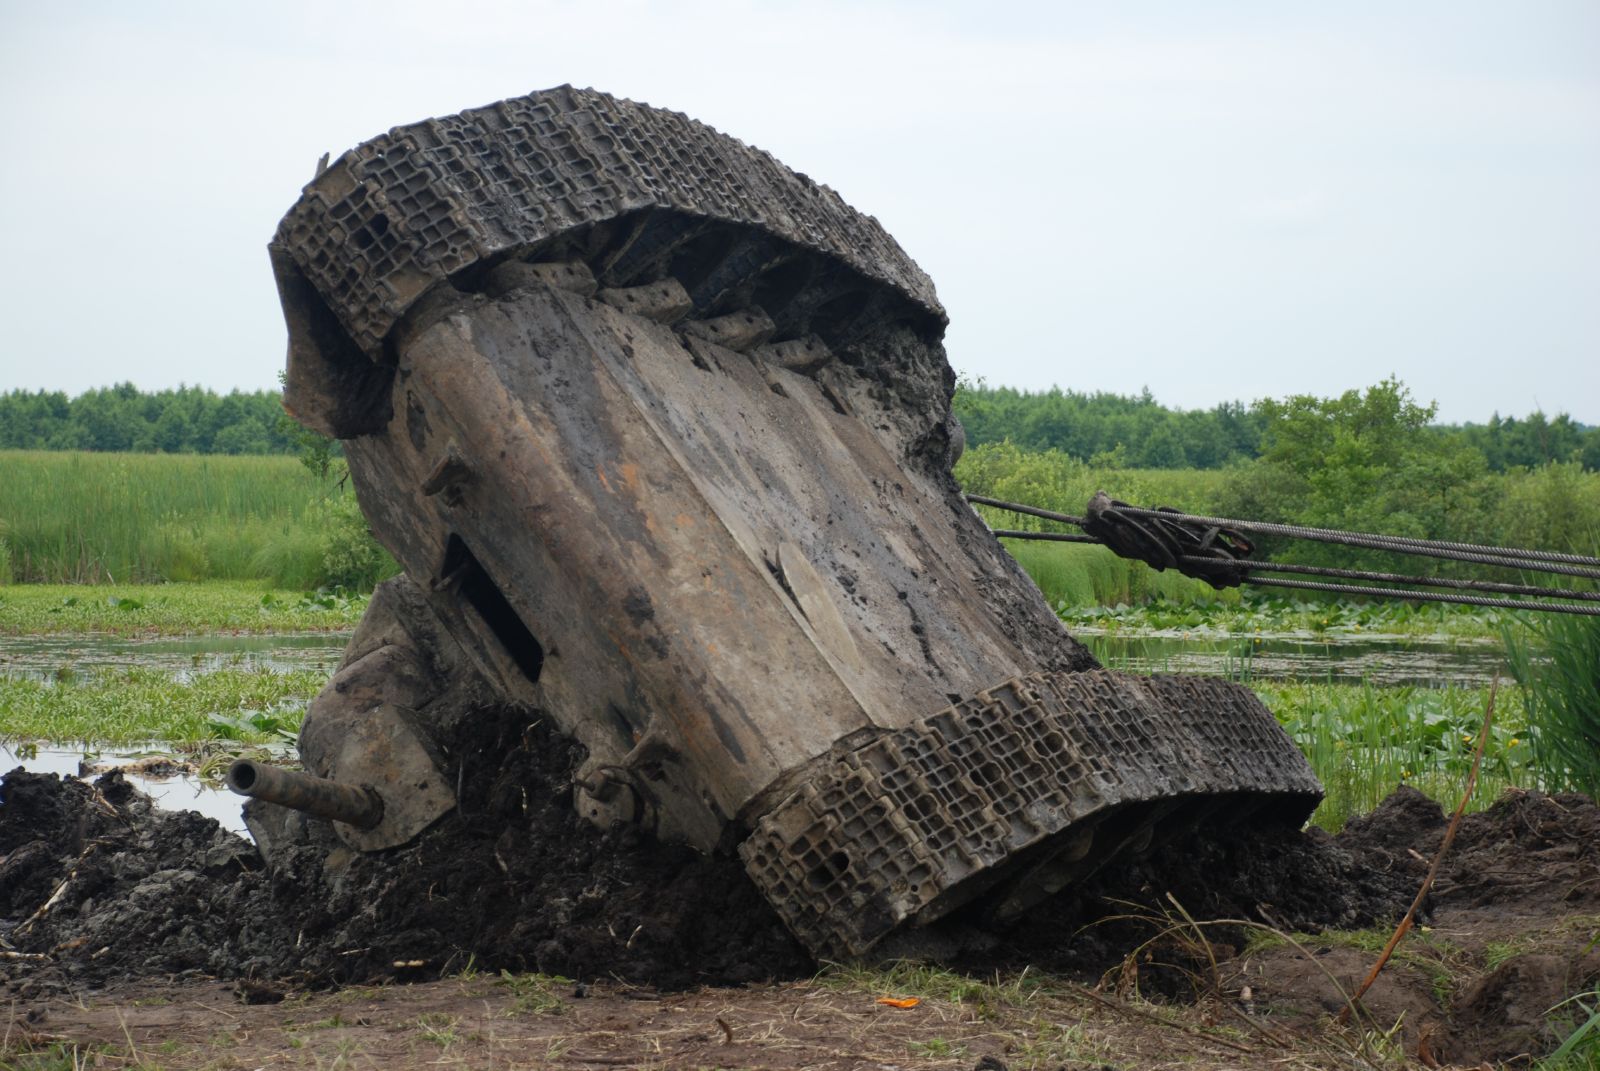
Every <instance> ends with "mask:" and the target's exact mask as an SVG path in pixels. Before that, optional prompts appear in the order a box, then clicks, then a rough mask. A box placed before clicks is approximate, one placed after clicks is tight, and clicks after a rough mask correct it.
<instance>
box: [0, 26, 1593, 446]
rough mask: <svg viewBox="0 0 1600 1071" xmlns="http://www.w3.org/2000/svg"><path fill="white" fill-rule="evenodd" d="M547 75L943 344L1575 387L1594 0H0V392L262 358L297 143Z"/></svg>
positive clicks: (1095, 380) (974, 350)
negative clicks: (818, 210)
mask: <svg viewBox="0 0 1600 1071" xmlns="http://www.w3.org/2000/svg"><path fill="white" fill-rule="evenodd" d="M563 82H573V83H575V84H578V85H585V86H594V87H595V88H598V89H603V90H606V91H608V92H611V93H615V94H617V95H620V96H626V97H631V98H633V99H635V100H640V101H645V102H648V103H650V104H655V105H660V106H664V107H668V108H672V109H674V110H678V111H683V112H687V113H688V114H689V115H691V116H693V117H695V118H698V119H701V120H703V121H705V122H708V123H710V124H712V125H713V126H715V127H717V128H718V129H720V130H722V131H724V132H725V133H728V134H732V135H734V136H735V137H738V138H740V139H742V140H745V141H748V142H751V143H753V144H756V145H759V146H761V147H762V148H764V149H768V150H770V151H771V152H772V153H774V154H775V155H776V156H777V157H778V158H779V159H780V160H782V161H784V162H785V163H787V164H788V165H789V166H790V167H792V168H794V169H796V170H800V171H804V172H806V173H808V174H810V175H811V176H812V177H813V178H816V179H817V180H818V181H821V182H825V183H827V184H829V185H831V186H833V187H834V188H835V189H837V190H838V191H839V192H840V193H841V194H842V195H843V196H844V197H845V199H846V200H848V201H849V202H850V203H851V204H853V205H855V206H856V207H857V208H859V209H861V210H862V211H864V212H867V213H870V214H872V215H875V216H877V217H878V218H879V219H880V220H881V221H882V222H883V223H884V225H885V226H886V227H887V228H888V230H889V231H890V233H892V234H893V235H895V237H896V238H897V239H898V240H899V241H900V243H901V244H902V245H903V246H904V247H905V248H906V250H907V251H908V252H909V253H910V254H911V256H912V257H914V258H915V259H916V260H917V261H918V262H919V263H920V264H921V265H922V267H923V268H924V269H926V270H927V272H928V273H929V274H930V275H931V276H932V277H933V279H934V282H935V283H936V284H937V286H938V288H939V294H940V297H941V298H942V300H943V301H944V303H945V306H946V308H947V309H948V310H949V312H950V317H951V325H950V329H949V333H948V335H947V341H948V347H949V353H950V360H951V363H952V364H954V365H955V367H956V368H957V369H958V370H960V371H962V372H965V373H967V374H969V375H972V376H981V377H983V378H985V379H986V380H988V382H990V383H991V384H1005V385H1012V386H1017V387H1025V388H1030V389H1042V388H1046V387H1049V386H1050V385H1052V384H1057V385H1060V386H1061V387H1063V388H1074V389H1077V390H1110V391H1117V392H1123V393H1129V392H1135V391H1138V390H1139V389H1140V388H1141V387H1144V386H1146V385H1148V386H1149V387H1150V389H1151V391H1152V392H1153V393H1154V394H1155V396H1156V397H1157V398H1158V399H1160V400H1161V401H1163V402H1165V403H1168V404H1171V405H1177V406H1182V407H1185V408H1195V407H1206V406H1210V405H1213V404H1215V403H1216V402H1219V401H1224V400H1231V399H1235V398H1240V399H1245V400H1249V399H1254V398H1257V397H1263V396H1282V395H1285V394H1290V393H1313V394H1321V395H1326V394H1335V393H1338V392H1341V391H1343V390H1346V389H1350V388H1353V387H1362V386H1366V385H1369V384H1371V383H1374V382H1376V381H1377V380H1379V379H1380V378H1382V377H1383V376H1385V375H1388V374H1390V373H1394V374H1396V375H1398V376H1399V377H1400V378H1401V379H1403V380H1404V381H1405V382H1406V383H1407V384H1408V385H1409V386H1410V387H1411V388H1412V391H1413V393H1414V394H1415V395H1416V396H1417V397H1419V398H1421V399H1423V400H1437V401H1438V402H1439V405H1440V414H1439V415H1440V418H1441V419H1443V420H1446V421H1451V422H1457V421H1466V420H1476V421H1481V420H1485V419H1487V418H1488V417H1489V415H1490V414H1491V413H1493V412H1495V411H1499V412H1501V413H1502V414H1519V415H1520V414H1523V413H1527V412H1529V411H1531V410H1533V409H1535V408H1540V407H1542V408H1543V409H1544V410H1546V411H1547V412H1551V413H1555V412H1561V411H1565V412H1570V413H1571V414H1572V415H1573V416H1574V417H1576V418H1577V419H1579V420H1582V421H1585V422H1588V423H1600V4H1597V3H1595V2H1594V0H1578V2H1572V3H1556V2H1541V0H1505V2H1502V3H1484V2H1472V0H1452V2H1441V3H1399V2H1393V0H1390V2H1384V3H1370V4H1367V3H1356V2H1351V0H1341V2H1339V3H1288V2H1262V3H1209V4H1207V3H1197V2H1190V0H1183V2H1173V3H1123V2H1112V0H1106V2H1096V3H1072V2H1062V3H1054V4H1038V5H1031V4H1007V3H1001V2H990V3H932V2H928V0H922V2H915V3H848V2H830V0H804V2H796V3H789V2H759V3H758V2H746V3H738V2H723V0H705V2H699V0H685V2H662V3H643V2H638V3H608V2H601V0H587V2H581V3H578V2H574V3H567V2H521V3H518V2H509V0H508V2H504V3H467V2H462V3H455V4H443V3H438V2H436V0H434V2H428V3H418V2H412V0H387V2H384V3H375V4H362V3H329V2H327V0H323V2H319V3H309V2H307V3H300V2H290V3H281V4H264V3H263V4H256V5H248V6H247V5H244V4H230V3H215V2H208V3H159V2H140V3H120V2H119V3H81V4H68V3H59V4H43V3H36V2H20V0H0V91H3V93H4V103H5V107H4V109H3V110H0V154H3V157H0V158H3V165H0V235H3V239H0V243H3V244H0V313H3V316H4V328H3V331H0V390H4V389H11V388H17V387H21V388H27V389H37V388H48V389H60V390H66V391H69V392H72V393H77V392H79V391H82V390H84V389H86V388H88V387H93V386H101V385H106V384H110V383H112V382H117V381H123V380H131V381H132V382H134V383H136V384H137V385H139V386H140V387H144V388H158V387H165V386H175V385H177V384H178V383H180V382H182V383H191V384H201V385H204V386H207V387H212V388H215V389H218V390H227V389H230V388H234V387H241V388H246V389H256V388H262V387H271V386H274V385H275V382H276V380H275V374H276V372H277V370H278V368H279V367H281V365H282V362H283V351H284V328H283V323H282V320H281V318H280V316H279V313H278V307H277V296H276V292H275V290H274V288H273V284H272V276H271V272H270V270H269V268H268V264H267V256H266V250H265V246H266V242H267V240H268V238H269V237H270V236H271V234H272V232H273V229H274V227H275V226H276V224H277V221H278V219H279V217H280V216H282V214H283V213H284V211H285V210H287V208H288V207H289V205H290V204H291V203H293V201H294V200H295V198H296V197H297V196H298V195H299V190H300V187H301V186H302V185H303V184H304V183H305V182H306V181H307V180H309V179H310V177H311V175H312V173H313V170H314V167H315V165H316V161H317V158H318V157H319V156H321V155H322V154H323V153H324V152H332V153H333V154H334V155H335V156H337V155H338V154H339V153H340V152H341V151H343V150H344V149H346V148H348V147H350V146H352V145H354V144H356V143H357V142H359V141H362V140H364V139H366V138H369V137H371V136H373V135H374V134H377V133H380V132H382V131H384V130H386V129H388V128H389V127H391V126H394V125H397V124H400V123H405V122H410V121H413V120H417V119H421V118H424V117H426V116H429V115H440V114H446V113H450V112H454V111H458V110H460V109H462V108H465V107H471V106H475V105H481V104H486V103H488V102H490V101H493V100H496V99H499V98H502V97H506V96H512V95H516V94H521V93H525V92H528V91H529V90H533V89H540V88H545V87H548V86H552V85H557V84H560V83H563Z"/></svg>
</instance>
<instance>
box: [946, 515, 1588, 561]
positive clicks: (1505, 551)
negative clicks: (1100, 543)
mask: <svg viewBox="0 0 1600 1071" xmlns="http://www.w3.org/2000/svg"><path fill="white" fill-rule="evenodd" d="M966 497H967V501H969V502H973V503H976V504H978V505H982V506H993V507H994V508H996V509H1003V510H1006V511H1007V512H1010V513H1024V514H1027V515H1029V516H1031V517H1040V518H1043V519H1045V520H1051V521H1060V522H1061V523H1063V524H1071V525H1074V526H1076V527H1080V528H1081V527H1083V522H1084V518H1082V517H1074V516H1072V515H1071V514H1068V513H1057V512H1055V511H1054V510H1047V509H1039V508H1038V507H1037V506H1027V505H1023V504H1022V503H1020V502H1006V501H1003V500H1001V499H997V498H989V497H987V496H984V495H968V496H966ZM1118 508H1119V509H1120V510H1121V512H1123V513H1126V514H1128V515H1130V516H1134V517H1151V518H1155V519H1159V520H1164V521H1174V522H1178V523H1180V524H1200V525H1205V526H1207V527H1220V528H1236V529H1238V530H1240V531H1246V532H1260V533H1262V534H1264V535H1281V536H1287V537H1289V538H1293V539H1308V540H1313V541H1315V542H1319V543H1337V544H1339V545H1341V546H1348V547H1362V548H1367V549H1372V550H1383V551H1389V552H1391V553H1395V554H1411V555H1419V556H1423V557H1429V558H1439V559H1443V560H1446V561H1459V562H1470V563H1472V564H1475V565H1488V566H1492V567H1495V568H1500V569H1520V570H1531V571H1534V572H1540V573H1553V574H1557V575H1560V576H1576V577H1582V578H1584V579H1587V580H1600V569H1597V568H1584V567H1582V566H1581V565H1579V564H1567V563H1593V564H1594V565H1597V566H1600V558H1588V557H1584V556H1583V555H1580V554H1558V553H1556V552H1555V551H1543V550H1523V549H1521V548H1517V547H1509V548H1500V547H1484V546H1482V545H1481V544H1476V543H1444V542H1438V541H1428V540H1407V539H1402V538H1399V537H1387V536H1373V535H1368V534H1366V533H1362V532H1340V531H1337V530H1335V529H1331V528H1303V527H1300V526H1298V525H1292V524H1273V523H1269V522H1266V521H1240V520H1234V519H1232V518H1227V517H1206V516H1201V515H1198V514H1192V513H1168V512H1166V511H1165V510H1153V509H1140V508H1137V507H1134V506H1119V507H1118ZM1484 552H1492V553H1484ZM1558 561H1560V562H1562V564H1557V562H1558Z"/></svg>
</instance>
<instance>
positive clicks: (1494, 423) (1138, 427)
mask: <svg viewBox="0 0 1600 1071" xmlns="http://www.w3.org/2000/svg"><path fill="white" fill-rule="evenodd" d="M1352 393H1358V392H1352ZM1324 401H1326V402H1327V403H1328V404H1334V403H1336V402H1337V401H1338V399H1331V400H1323V399H1312V398H1309V397H1298V398H1288V399H1283V400H1274V399H1264V400H1260V401H1256V402H1252V403H1250V404H1248V405H1247V404H1245V403H1244V402H1224V403H1222V404H1220V405H1215V406H1212V407H1211V408H1210V409H1174V408H1171V407H1169V406H1165V405H1162V404H1161V403H1160V402H1158V401H1156V400H1155V398H1154V397H1153V396H1152V395H1151V393H1150V391H1149V390H1148V389H1146V390H1145V391H1143V392H1141V393H1140V394H1137V395H1121V394H1109V393H1105V392H1094V393H1080V392H1078V391H1071V390H1067V391H1063V390H1060V389H1059V388H1057V389H1051V390H1048V391H1040V392H1029V391H1019V390H1016V389H1014V388H1011V387H990V386H988V385H987V384H985V383H983V382H982V381H979V382H976V383H963V384H962V385H961V386H960V387H959V388H958V390H957V392H956V400H955V408H956V415H957V416H959V417H960V418H961V423H962V424H963V425H964V426H965V428H966V432H967V442H968V443H969V444H971V445H973V446H977V445H981V444H983V443H990V442H1004V441H1010V442H1012V443H1015V444H1016V445H1018V446H1020V447H1022V448H1023V449H1026V450H1033V451H1045V450H1055V451H1059V452H1060V453H1062V454H1065V455H1067V456H1068V457H1072V458H1076V459H1078V460H1080V461H1087V462H1091V463H1093V464H1095V465H1098V466H1103V467H1113V468H1154V469H1185V468H1193V469H1218V468H1225V467H1228V466H1230V465H1234V464H1237V463H1240V462H1245V461H1252V460H1254V459H1256V458H1259V457H1261V456H1263V454H1265V453H1268V452H1270V451H1271V449H1272V444H1271V441H1270V439H1271V435H1270V434H1269V429H1271V428H1272V427H1273V425H1274V421H1275V420H1277V419H1279V418H1280V417H1281V416H1282V414H1283V413H1284V412H1285V410H1286V409H1288V410H1294V409H1297V408H1298V409H1302V410H1303V409H1305V408H1306V407H1307V406H1312V405H1313V404H1314V403H1322V402H1324ZM1426 416H1427V418H1428V419H1429V421H1430V423H1428V424H1427V428H1426V434H1428V435H1432V436H1435V437H1438V438H1440V439H1441V440H1442V442H1441V445H1448V446H1465V447H1470V448H1472V449H1473V450H1475V451H1476V452H1477V453H1479V454H1481V455H1482V456H1483V459H1484V464H1485V465H1486V466H1487V468H1488V470H1489V471H1490V472H1506V471H1508V470H1510V469H1515V468H1537V467H1538V466H1540V465H1544V464H1548V463H1550V462H1577V463H1578V464H1580V465H1582V467H1583V468H1584V469H1587V470H1589V471H1600V427H1585V426H1584V425H1582V424H1579V423H1577V422H1576V421H1574V420H1573V419H1572V418H1571V417H1569V416H1568V415H1567V414H1565V413H1561V414H1558V415H1557V416H1555V417H1547V416H1546V415H1545V414H1544V413H1540V412H1535V413H1532V414H1530V415H1528V416H1526V417H1501V416H1500V415H1499V414H1496V415H1495V416H1494V417H1492V418H1491V419H1490V420H1489V422H1488V423H1486V424H1461V425H1441V424H1434V423H1431V418H1432V412H1431V410H1429V411H1428V413H1427V414H1426ZM308 438H309V436H308V433H306V432H305V431H304V429H302V428H300V427H299V426H298V425H297V424H295V423H294V422H293V421H291V420H290V419H289V418H288V417H287V416H286V415H285V414H284V412H283V406H282V405H281V404H280V402H279V396H278V392H277V391H271V390H260V391H248V392H247V391H232V392H230V393H228V394H218V393H216V392H215V391H211V390H207V389H205V388H203V387H178V388H176V389H167V390H159V391H142V390H140V389H139V388H137V387H135V386H134V385H133V384H131V383H118V384H116V385H115V386H111V387H101V388H97V389H95V390H90V391H85V392H84V393H82V394H80V395H78V396H77V397H76V398H72V397H68V396H67V394H66V393H65V392H62V391H22V390H13V391H11V392H9V393H6V394H0V449H15V450H94V451H100V452H116V451H133V452H138V453H168V454H297V453H304V452H305V451H306V450H307V448H308Z"/></svg>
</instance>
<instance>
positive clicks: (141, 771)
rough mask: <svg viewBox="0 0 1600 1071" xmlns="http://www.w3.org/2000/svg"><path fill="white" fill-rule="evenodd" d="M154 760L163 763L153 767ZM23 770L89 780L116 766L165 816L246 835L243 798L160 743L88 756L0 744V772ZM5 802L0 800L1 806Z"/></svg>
mask: <svg viewBox="0 0 1600 1071" xmlns="http://www.w3.org/2000/svg"><path fill="white" fill-rule="evenodd" d="M152 758H155V759H158V760H166V761H164V762H151V761H150V760H151V759H152ZM19 766H20V767H22V768H23V769H24V770H27V771H29V772H31V773H46V774H51V773H53V774H57V775H59V776H61V777H67V776H71V777H82V778H83V779H84V780H93V779H94V778H96V777H99V776H100V775H101V774H103V773H108V772H110V770H111V769H112V768H113V767H115V768H117V769H120V770H122V772H123V776H124V777H125V778H127V780H128V783H129V784H131V785H133V786H134V787H135V788H137V789H138V790H139V791H140V792H143V793H144V794H145V795H147V796H149V797H150V798H151V799H153V800H155V801H156V803H157V804H158V805H159V806H161V807H165V808H166V809H167V810H169V811H199V812H200V813H201V814H203V815H205V816H206V817H207V818H215V819H216V820H217V824H218V825H220V826H222V828H223V829H226V830H228V831H229V832H232V833H238V834H240V835H241V836H249V834H248V833H247V832H246V831H245V828H244V816H243V813H242V812H241V810H240V808H241V807H242V806H243V804H244V797H243V796H237V795H234V794H233V793H232V792H229V791H228V790H227V789H226V788H224V787H222V786H221V785H213V784H209V783H207V782H206V781H204V780H202V779H201V777H200V775H199V774H198V773H196V772H194V769H193V767H191V766H187V765H185V764H184V763H183V761H182V760H181V759H180V758H178V757H177V756H174V755H171V754H170V753H169V752H168V751H167V750H166V749H164V748H163V747H162V746H161V745H160V744H155V745H152V746H150V747H148V748H119V749H117V750H116V751H89V752H87V753H86V752H85V751H84V750H83V749H81V748H59V747H49V746H39V747H34V746H32V745H26V744H23V745H19V744H11V743H0V773H4V772H7V771H10V770H15V769H16V768H17V767H19ZM4 803H5V799H4V797H0V805H3V804H4Z"/></svg>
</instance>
